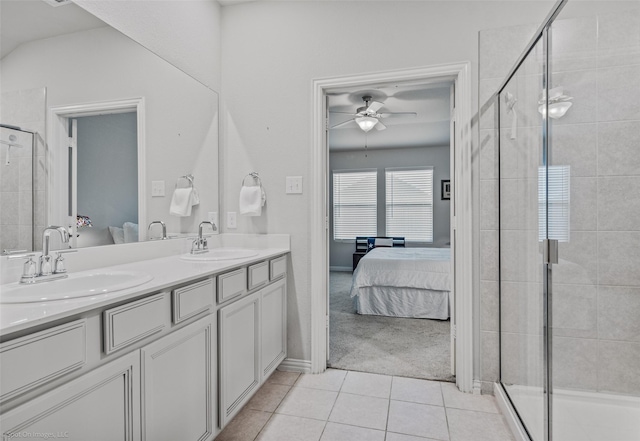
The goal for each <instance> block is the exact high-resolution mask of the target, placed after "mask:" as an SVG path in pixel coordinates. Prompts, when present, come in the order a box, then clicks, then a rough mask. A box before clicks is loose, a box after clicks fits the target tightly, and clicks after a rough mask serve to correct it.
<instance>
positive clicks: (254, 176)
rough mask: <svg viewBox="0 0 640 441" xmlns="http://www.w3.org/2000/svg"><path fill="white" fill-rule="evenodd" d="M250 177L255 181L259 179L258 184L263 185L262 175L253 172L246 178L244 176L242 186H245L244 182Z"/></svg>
mask: <svg viewBox="0 0 640 441" xmlns="http://www.w3.org/2000/svg"><path fill="white" fill-rule="evenodd" d="M248 177H252V178H253V180H254V182H255V181H257V182H258V186H260V187H262V181H261V180H260V176H259V175H258V173H257V172H251V173H249V174H248V175H246V176H245V177H244V178H242V186H243V187H244V182H245V181H246V179H247V178H248Z"/></svg>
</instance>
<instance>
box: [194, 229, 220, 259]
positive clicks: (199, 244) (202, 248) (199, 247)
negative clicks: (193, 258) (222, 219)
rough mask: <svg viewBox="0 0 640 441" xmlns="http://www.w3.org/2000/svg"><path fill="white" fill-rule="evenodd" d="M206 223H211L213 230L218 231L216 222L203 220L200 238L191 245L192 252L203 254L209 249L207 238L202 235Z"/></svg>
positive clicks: (199, 231) (199, 230)
mask: <svg viewBox="0 0 640 441" xmlns="http://www.w3.org/2000/svg"><path fill="white" fill-rule="evenodd" d="M205 225H211V229H212V230H213V231H217V230H218V229H217V228H216V224H214V223H213V222H209V221H202V222H200V225H199V226H198V238H197V239H195V240H194V241H193V244H192V245H191V254H202V253H206V252H208V251H209V246H208V245H207V239H206V238H204V237H202V227H204V226H205Z"/></svg>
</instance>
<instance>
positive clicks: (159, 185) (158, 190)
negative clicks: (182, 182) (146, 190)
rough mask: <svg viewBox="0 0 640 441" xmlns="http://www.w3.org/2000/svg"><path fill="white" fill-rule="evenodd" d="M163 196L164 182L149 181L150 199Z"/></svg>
mask: <svg viewBox="0 0 640 441" xmlns="http://www.w3.org/2000/svg"><path fill="white" fill-rule="evenodd" d="M162 196H164V181H151V197H154V198H155V197H162Z"/></svg>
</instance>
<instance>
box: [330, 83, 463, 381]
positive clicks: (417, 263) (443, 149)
mask: <svg viewBox="0 0 640 441" xmlns="http://www.w3.org/2000/svg"><path fill="white" fill-rule="evenodd" d="M453 94H454V89H453V81H443V80H439V81H438V80H433V81H426V80H424V79H422V80H419V81H418V80H412V81H399V82H388V81H387V82H383V83H381V84H376V85H371V84H368V85H366V86H358V85H350V86H348V87H344V88H334V89H328V90H327V91H326V96H327V109H328V133H327V147H328V153H329V158H328V170H327V171H328V175H327V177H326V182H327V184H328V189H327V199H328V210H327V212H328V214H329V216H328V220H329V282H328V291H329V293H328V294H329V295H328V310H329V337H328V357H327V366H328V367H333V368H339V369H348V370H355V371H361V372H369V373H377V374H386V375H397V376H403V377H413V378H426V379H435V380H445V381H454V376H453V373H454V372H455V370H454V366H453V362H454V360H453V357H452V329H451V328H452V326H451V320H450V312H451V311H453V305H452V303H453V298H452V294H451V289H450V284H451V283H453V279H452V278H451V277H450V268H451V262H450V259H451V257H450V245H451V225H450V217H451V176H452V175H453V173H452V172H451V169H452V164H451V162H452V161H451V159H450V158H451V154H452V149H451V142H452V132H453V127H452V110H453V109H452V103H453V102H454V99H453V97H454V95H453Z"/></svg>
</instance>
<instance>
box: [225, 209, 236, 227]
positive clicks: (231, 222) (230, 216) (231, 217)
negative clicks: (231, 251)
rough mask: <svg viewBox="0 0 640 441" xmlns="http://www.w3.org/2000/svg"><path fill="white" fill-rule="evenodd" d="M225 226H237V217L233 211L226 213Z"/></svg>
mask: <svg viewBox="0 0 640 441" xmlns="http://www.w3.org/2000/svg"><path fill="white" fill-rule="evenodd" d="M227 228H238V218H237V216H236V212H235V211H230V212H228V213H227Z"/></svg>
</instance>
